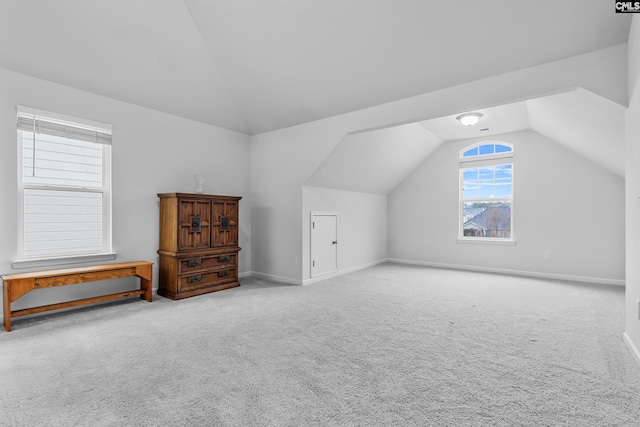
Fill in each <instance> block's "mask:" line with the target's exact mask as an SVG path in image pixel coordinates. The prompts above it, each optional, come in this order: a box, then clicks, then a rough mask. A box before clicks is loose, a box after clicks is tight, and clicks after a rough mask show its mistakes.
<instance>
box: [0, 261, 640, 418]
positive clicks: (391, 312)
mask: <svg viewBox="0 0 640 427" xmlns="http://www.w3.org/2000/svg"><path fill="white" fill-rule="evenodd" d="M154 298H155V301H154V302H153V303H151V304H148V303H145V302H142V301H140V300H135V299H134V300H132V301H128V302H124V303H120V304H112V305H108V306H101V307H97V308H86V309H80V310H74V311H73V312H71V313H62V314H58V315H49V316H47V317H45V318H43V317H40V318H37V319H22V320H21V319H18V320H16V321H15V323H14V328H15V329H14V331H13V332H11V333H6V332H4V331H2V332H0V425H2V426H44V425H51V426H75V425H78V426H519V425H532V426H538V425H541V426H556V425H558V426H563V425H566V426H637V425H640V369H639V368H638V366H637V365H636V364H635V362H634V360H633V359H632V357H631V355H630V354H629V353H628V351H627V349H626V348H625V346H624V344H623V342H622V338H621V335H622V332H623V305H624V290H623V289H622V288H619V287H613V286H597V285H588V284H574V283H562V282H552V281H544V280H535V279H527V278H516V277H510V276H499V275H490V274H473V273H469V272H457V271H449V270H440V269H429V268H421V267H412V266H401V265H395V264H384V265H381V266H377V267H374V268H370V269H367V270H363V271H360V272H356V273H353V274H350V275H346V276H342V277H339V278H335V279H329V280H326V281H323V282H319V283H316V284H313V285H309V286H305V287H302V286H291V285H280V284H276V283H270V282H265V281H260V280H255V279H246V280H243V281H242V286H241V287H239V288H235V289H230V290H226V291H222V292H217V293H214V294H209V295H206V296H200V297H196V298H191V299H188V300H183V301H170V300H167V299H164V298H162V297H157V296H154Z"/></svg>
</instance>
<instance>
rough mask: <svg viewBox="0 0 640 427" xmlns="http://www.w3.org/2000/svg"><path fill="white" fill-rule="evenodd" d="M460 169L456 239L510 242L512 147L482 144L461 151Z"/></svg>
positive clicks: (502, 144) (498, 144)
mask: <svg viewBox="0 0 640 427" xmlns="http://www.w3.org/2000/svg"><path fill="white" fill-rule="evenodd" d="M459 165H460V213H461V214H460V237H461V238H470V239H478V240H482V239H492V240H493V239H503V240H510V239H511V238H512V223H513V221H512V214H511V213H512V209H511V208H512V203H513V147H512V146H511V145H510V144H506V143H497V142H496V143H493V142H492V143H488V142H483V143H480V144H475V145H472V146H470V147H467V148H465V149H463V150H462V151H461V152H460V157H459Z"/></svg>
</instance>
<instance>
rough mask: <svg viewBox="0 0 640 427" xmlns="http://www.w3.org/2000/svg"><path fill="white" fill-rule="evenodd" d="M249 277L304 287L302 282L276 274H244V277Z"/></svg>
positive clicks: (252, 272) (255, 272)
mask: <svg viewBox="0 0 640 427" xmlns="http://www.w3.org/2000/svg"><path fill="white" fill-rule="evenodd" d="M249 276H253V277H255V278H256V279H263V280H268V281H270V282H279V283H287V284H289V285H302V282H301V281H300V280H297V279H292V278H291V277H284V276H276V275H275V274H266V273H259V272H257V271H251V272H249V273H248V274H247V273H243V277H249Z"/></svg>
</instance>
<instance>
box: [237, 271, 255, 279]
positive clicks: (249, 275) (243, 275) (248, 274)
mask: <svg viewBox="0 0 640 427" xmlns="http://www.w3.org/2000/svg"><path fill="white" fill-rule="evenodd" d="M251 276H253V272H252V271H243V272H242V273H238V279H242V278H243V277H251Z"/></svg>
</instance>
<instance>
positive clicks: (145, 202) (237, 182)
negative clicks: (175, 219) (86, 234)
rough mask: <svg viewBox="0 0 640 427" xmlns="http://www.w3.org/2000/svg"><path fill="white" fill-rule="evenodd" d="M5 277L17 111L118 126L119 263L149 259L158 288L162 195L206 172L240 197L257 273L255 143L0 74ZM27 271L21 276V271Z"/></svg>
mask: <svg viewBox="0 0 640 427" xmlns="http://www.w3.org/2000/svg"><path fill="white" fill-rule="evenodd" d="M0 94H1V96H0V140H1V141H2V144H0V194H2V201H3V207H2V209H0V273H1V274H8V273H14V272H18V271H16V270H13V269H12V267H11V261H12V260H14V259H15V258H16V255H17V252H16V251H17V239H18V235H17V228H16V227H17V221H18V218H17V215H18V208H17V207H16V206H15V201H16V200H17V169H16V163H17V139H16V110H15V107H16V105H24V106H28V107H33V108H38V109H42V110H47V111H52V112H56V113H61V114H65V115H69V116H74V117H81V118H85V119H90V120H95V121H99V122H104V123H109V124H111V125H113V149H112V165H113V167H112V169H113V187H112V189H113V216H112V219H113V248H114V250H115V251H116V252H117V253H118V257H117V259H116V262H120V261H132V260H147V261H152V262H154V263H156V265H155V266H154V287H157V276H158V275H157V271H158V269H157V254H156V251H157V250H158V227H159V225H158V198H157V196H156V194H157V193H165V192H174V191H182V192H192V191H193V188H194V181H193V175H194V174H196V173H202V174H205V176H206V180H205V184H204V190H205V192H207V193H214V194H229V195H237V196H242V197H243V200H241V202H240V203H241V205H240V206H241V208H240V224H241V227H240V246H241V247H242V248H243V250H242V251H241V252H240V260H239V262H240V273H243V272H245V273H246V272H249V271H250V269H251V240H250V238H249V236H250V234H251V229H250V227H251V217H250V213H251V210H250V205H251V193H250V137H249V136H248V135H244V134H241V133H238V132H233V131H229V130H226V129H221V128H216V127H214V126H210V125H205V124H202V123H198V122H194V121H191V120H186V119H182V118H180V117H176V116H171V115H169V114H164V113H160V112H157V111H154V110H150V109H147V108H143V107H139V106H135V105H132V104H127V103H125V102H120V101H116V100H113V99H110V98H106V97H102V96H98V95H94V94H91V93H88V92H83V91H80V90H76V89H72V88H69V87H66V86H62V85H58V84H54V83H51V82H47V81H43V80H39V79H35V78H32V77H29V76H26V75H22V74H17V73H13V72H10V71H6V70H3V69H0ZM20 271H23V270H20ZM135 280H136V279H132V278H130V279H120V280H119V281H113V282H97V283H90V284H86V285H82V286H65V287H60V288H55V289H45V290H39V291H34V292H30V293H29V294H27V295H26V296H24V297H23V298H21V299H19V300H18V301H17V302H16V303H14V304H13V308H14V309H19V308H23V307H27V306H33V305H40V304H48V303H52V302H56V301H58V300H69V299H76V298H84V297H88V296H93V295H99V294H104V293H110V292H118V291H119V290H126V289H127V288H131V286H132V285H133V283H132V282H133V281H135Z"/></svg>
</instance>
